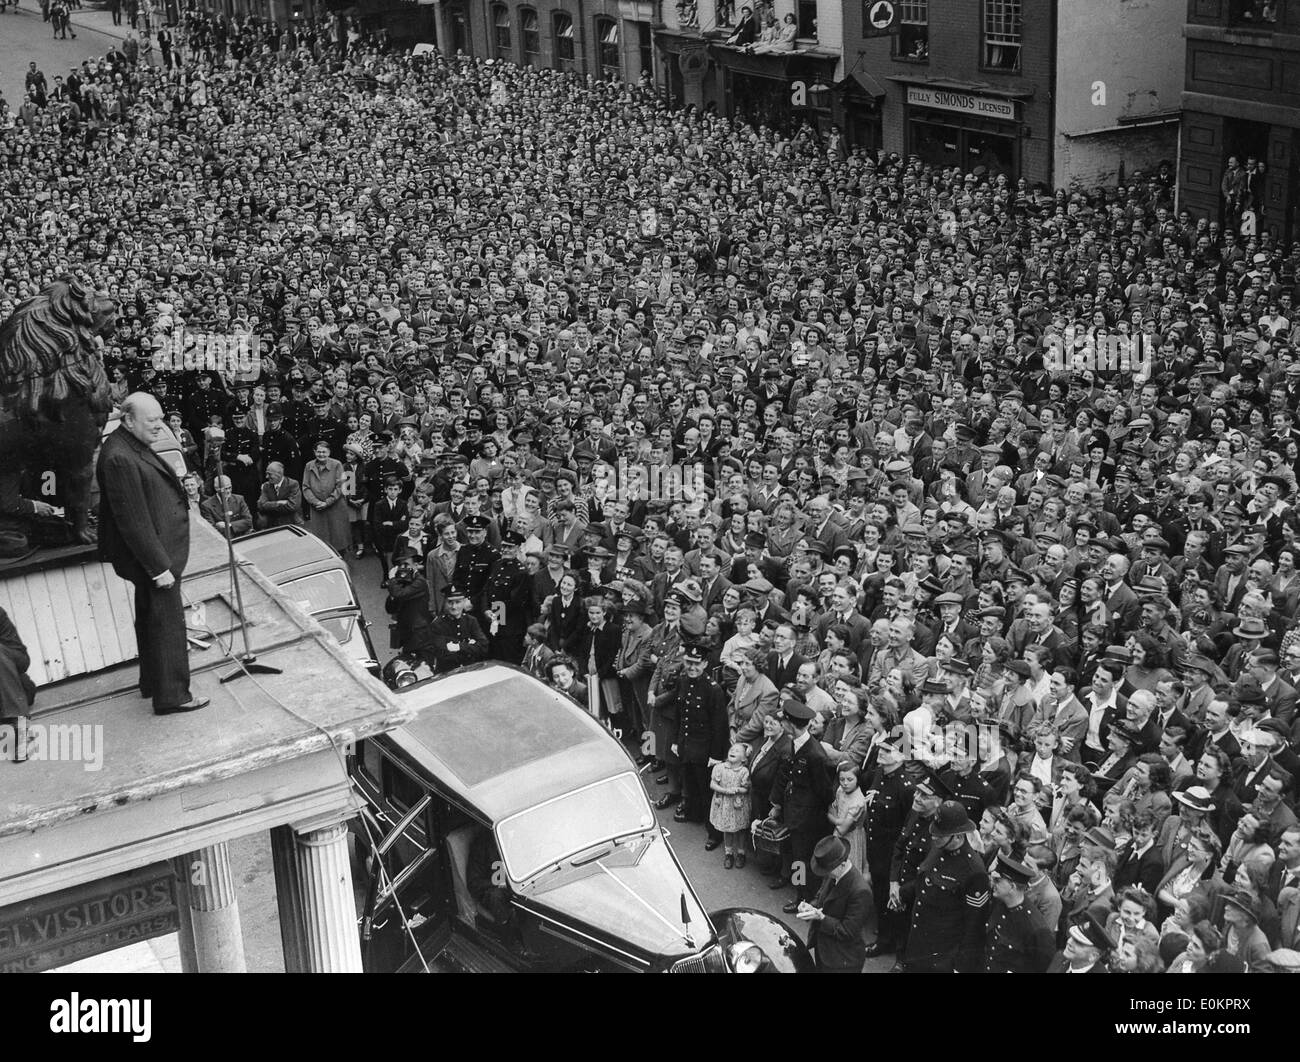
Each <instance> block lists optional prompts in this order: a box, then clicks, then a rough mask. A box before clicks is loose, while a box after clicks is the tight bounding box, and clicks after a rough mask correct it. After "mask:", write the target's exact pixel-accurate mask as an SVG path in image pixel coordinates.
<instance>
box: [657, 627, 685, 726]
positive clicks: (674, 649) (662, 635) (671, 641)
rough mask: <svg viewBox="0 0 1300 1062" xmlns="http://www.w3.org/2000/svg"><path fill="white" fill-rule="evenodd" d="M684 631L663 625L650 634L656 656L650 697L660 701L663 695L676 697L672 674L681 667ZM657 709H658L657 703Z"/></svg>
mask: <svg viewBox="0 0 1300 1062" xmlns="http://www.w3.org/2000/svg"><path fill="white" fill-rule="evenodd" d="M681 648H682V629H681V627H680V626H678V627H669V626H668V624H667V623H661V624H659V625H658V626H657V627H655V629H654V631H652V632H651V634H650V653H651V655H652V656H654V657H655V658H656V659H655V664H654V670H653V671H652V672H651V674H650V696H651V697H653V698H655V700H656V701H658V699H659V697H660V696H662V695H663V694H670V695H671V696H673V697H675V696H676V684H675V682H674V681H673V680H672V677H671V676H672V673H673V672H674V671H675V670H676V669H678V668H680V667H681ZM655 707H656V708H657V707H658V704H657V703H656V705H655Z"/></svg>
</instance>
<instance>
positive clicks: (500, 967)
mask: <svg viewBox="0 0 1300 1062" xmlns="http://www.w3.org/2000/svg"><path fill="white" fill-rule="evenodd" d="M438 958H439V959H440V960H441V961H443V962H446V963H448V964H449V965H451V966H453V967H455V968H456V969H457V970H458V971H460V972H461V973H516V972H517V971H516V970H515V968H514V967H513V966H511V965H509V964H508V963H506V962H503V961H502V960H501V959H499V958H497V957H496V956H495V955H494V954H492V952H490V951H489V950H488V949H487V948H485V947H482V946H481V945H479V944H476V943H474V941H472V940H470V939H469V938H468V937H465V936H462V935H461V934H459V933H453V934H452V935H451V939H450V940H449V941H447V946H446V947H445V948H443V949H442V951H441V952H440V953H439V955H438Z"/></svg>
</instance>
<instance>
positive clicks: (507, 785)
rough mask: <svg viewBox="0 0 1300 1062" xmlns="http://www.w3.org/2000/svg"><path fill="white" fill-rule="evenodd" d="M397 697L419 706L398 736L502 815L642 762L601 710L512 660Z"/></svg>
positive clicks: (467, 795) (456, 786)
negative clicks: (593, 711)
mask: <svg viewBox="0 0 1300 1062" xmlns="http://www.w3.org/2000/svg"><path fill="white" fill-rule="evenodd" d="M397 695H398V697H400V698H401V700H402V701H403V704H404V706H406V707H410V706H411V702H415V704H414V707H415V711H416V714H415V718H414V719H412V720H411V722H409V723H407V724H406V725H405V726H402V727H399V728H398V729H397V730H394V731H392V732H391V733H390V734H388V735H387V737H388V739H389V740H391V741H392V742H393V743H394V744H395V745H397V746H398V747H399V748H400V749H402V750H403V751H405V752H406V753H407V754H408V755H409V756H410V757H411V758H412V759H413V760H414V761H415V762H416V763H417V764H419V765H420V766H421V767H423V768H424V770H426V771H428V772H429V773H430V774H431V775H433V777H434V778H435V779H437V781H438V782H439V783H440V786H441V788H443V789H444V790H445V791H446V792H447V793H448V794H449V795H451V796H454V797H457V798H459V800H461V801H462V802H464V803H465V804H467V805H469V806H470V807H471V808H473V809H474V810H477V811H478V812H479V813H481V814H482V815H483V816H484V817H485V818H486V819H488V820H489V821H491V822H494V823H495V822H499V821H501V820H502V819H504V818H506V817H508V816H510V815H513V814H515V813H516V812H519V811H524V810H526V809H527V808H531V807H535V806H536V805H538V804H541V803H543V802H544V801H547V800H550V799H552V798H554V797H557V796H562V795H564V794H565V793H569V792H572V791H573V790H575V789H580V788H582V787H583V786H586V785H591V784H592V783H593V782H599V781H603V780H604V779H606V778H612V777H614V776H615V775H619V774H625V773H627V771H628V770H630V769H633V765H632V761H631V758H630V757H629V756H628V754H627V752H626V751H625V750H624V749H623V746H622V745H621V744H620V743H619V740H618V739H617V738H616V737H614V735H613V734H611V733H610V732H609V731H608V730H606V729H605V728H604V727H603V726H601V724H600V723H599V722H597V721H596V719H595V718H593V717H592V716H591V715H590V714H589V713H587V712H586V711H584V710H583V709H582V708H580V707H579V706H578V705H577V704H576V703H575V702H574V701H573V700H571V699H570V698H568V697H566V696H565V695H564V694H562V693H558V692H556V691H555V690H553V689H551V688H550V687H549V686H547V685H546V684H545V683H543V682H541V681H539V680H538V679H536V678H534V677H533V676H532V675H530V674H528V672H526V671H522V670H520V669H519V668H516V667H513V666H510V665H508V664H495V663H493V664H473V665H470V666H469V667H465V668H460V669H458V670H456V671H455V672H452V673H451V674H449V675H444V676H436V677H434V678H431V679H425V680H424V681H423V682H418V683H415V684H414V685H411V686H404V687H402V688H400V689H398V690H397Z"/></svg>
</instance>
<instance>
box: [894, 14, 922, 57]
mask: <svg viewBox="0 0 1300 1062" xmlns="http://www.w3.org/2000/svg"><path fill="white" fill-rule="evenodd" d="M898 7H899V11H898V32H897V33H896V34H895V35H894V58H895V59H909V60H911V61H912V62H915V63H924V62H928V61H929V59H930V0H903V2H902V3H900V4H899V5H898Z"/></svg>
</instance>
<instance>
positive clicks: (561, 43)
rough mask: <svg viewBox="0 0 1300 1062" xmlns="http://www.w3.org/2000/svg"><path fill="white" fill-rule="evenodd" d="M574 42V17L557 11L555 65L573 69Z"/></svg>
mask: <svg viewBox="0 0 1300 1062" xmlns="http://www.w3.org/2000/svg"><path fill="white" fill-rule="evenodd" d="M573 42H574V33H573V19H571V18H570V17H569V16H568V15H566V14H565V13H564V12H563V11H557V12H556V13H555V65H556V66H558V67H559V68H560V69H561V70H572V69H573V56H574V45H573Z"/></svg>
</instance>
